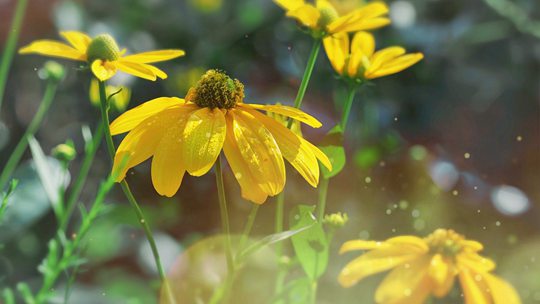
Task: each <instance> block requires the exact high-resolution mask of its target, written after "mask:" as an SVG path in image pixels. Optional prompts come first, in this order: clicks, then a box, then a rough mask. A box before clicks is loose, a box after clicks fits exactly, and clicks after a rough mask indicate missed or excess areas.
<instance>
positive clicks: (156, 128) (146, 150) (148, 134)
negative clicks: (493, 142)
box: [113, 109, 185, 181]
mask: <svg viewBox="0 0 540 304" xmlns="http://www.w3.org/2000/svg"><path fill="white" fill-rule="evenodd" d="M184 112H185V111H183V110H182V109H169V110H165V111H161V112H159V113H157V114H155V115H152V116H149V117H148V118H146V119H144V120H143V121H142V122H141V123H140V124H139V125H137V127H135V128H134V129H133V130H132V131H131V132H129V134H128V135H127V136H126V137H125V138H124V139H123V140H122V142H121V143H120V145H119V146H118V150H117V151H116V155H115V156H114V164H113V172H116V170H117V169H118V168H119V167H120V165H122V164H123V162H124V161H125V160H124V159H125V158H127V163H126V165H125V166H124V167H122V170H121V171H119V174H118V178H117V181H121V180H123V179H124V177H125V175H126V172H127V171H128V170H129V169H130V168H132V167H134V166H136V165H138V164H140V163H142V162H143V161H145V160H147V159H148V158H150V156H152V155H153V154H154V151H155V150H156V148H157V146H158V143H159V142H160V141H161V138H162V137H163V135H164V134H165V133H164V132H165V130H167V129H168V127H169V125H170V124H172V123H174V122H175V121H176V120H178V119H179V118H180V117H182V115H183V114H184Z"/></svg>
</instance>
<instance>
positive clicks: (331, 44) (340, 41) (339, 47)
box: [323, 33, 349, 75]
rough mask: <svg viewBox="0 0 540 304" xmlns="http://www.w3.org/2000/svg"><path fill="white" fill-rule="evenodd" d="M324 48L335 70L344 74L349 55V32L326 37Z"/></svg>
mask: <svg viewBox="0 0 540 304" xmlns="http://www.w3.org/2000/svg"><path fill="white" fill-rule="evenodd" d="M323 43H324V50H325V51H326V56H328V60H330V63H331V64H332V67H333V68H334V70H335V71H336V72H337V73H338V74H340V75H343V70H344V68H345V62H346V60H347V56H349V35H348V34H347V33H339V34H335V35H332V36H328V37H326V38H324V40H323Z"/></svg>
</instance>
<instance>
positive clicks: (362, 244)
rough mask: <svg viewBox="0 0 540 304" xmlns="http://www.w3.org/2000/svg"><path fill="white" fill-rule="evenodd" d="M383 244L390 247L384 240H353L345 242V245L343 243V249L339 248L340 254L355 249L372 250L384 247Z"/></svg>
mask: <svg viewBox="0 0 540 304" xmlns="http://www.w3.org/2000/svg"><path fill="white" fill-rule="evenodd" d="M383 246H387V247H388V245H387V244H385V243H384V242H378V241H365V240H353V241H348V242H345V243H343V245H341V249H339V254H343V253H345V252H349V251H355V250H372V249H377V248H382V247H383Z"/></svg>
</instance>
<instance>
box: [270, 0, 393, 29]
mask: <svg viewBox="0 0 540 304" xmlns="http://www.w3.org/2000/svg"><path fill="white" fill-rule="evenodd" d="M274 2H275V3H277V4H278V5H279V6H281V7H282V8H283V9H285V10H286V11H287V16H288V17H291V18H294V19H296V20H298V22H300V23H301V24H302V25H304V26H306V27H308V28H309V29H310V30H311V31H312V34H313V35H314V36H316V37H325V36H328V35H333V34H337V33H350V32H356V31H363V30H371V29H376V28H379V27H382V26H385V25H387V24H389V23H390V19H388V18H387V17H385V15H386V14H387V13H388V6H386V4H384V3H383V2H372V3H370V4H367V5H365V6H362V7H360V8H356V9H354V10H352V11H351V12H349V13H347V14H344V15H342V14H340V13H339V12H338V10H337V9H336V7H335V6H334V5H333V4H332V3H331V2H329V1H328V0H316V4H315V5H313V4H311V3H309V2H307V1H305V0H274Z"/></svg>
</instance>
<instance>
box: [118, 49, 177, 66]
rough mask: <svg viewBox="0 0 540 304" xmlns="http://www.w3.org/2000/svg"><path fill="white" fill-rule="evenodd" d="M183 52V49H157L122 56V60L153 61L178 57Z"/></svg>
mask: <svg viewBox="0 0 540 304" xmlns="http://www.w3.org/2000/svg"><path fill="white" fill-rule="evenodd" d="M185 54H186V52H184V51H183V50H159V51H151V52H144V53H138V54H133V55H128V56H124V57H122V60H124V61H132V62H138V63H154V62H160V61H166V60H171V59H174V58H178V57H181V56H184V55H185Z"/></svg>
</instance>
